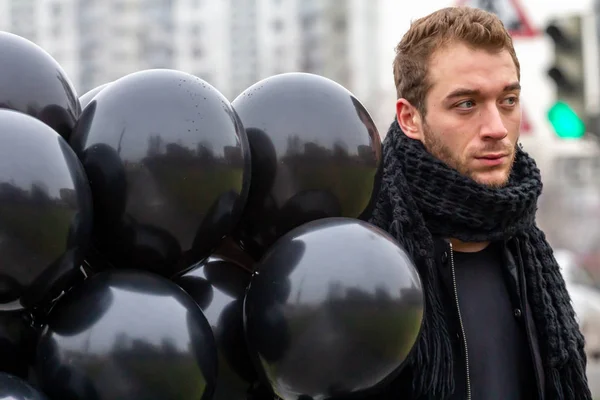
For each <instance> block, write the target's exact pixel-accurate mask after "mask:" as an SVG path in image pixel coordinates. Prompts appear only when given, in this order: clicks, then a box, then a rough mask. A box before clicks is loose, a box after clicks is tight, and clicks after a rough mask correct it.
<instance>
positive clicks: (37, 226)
mask: <svg viewBox="0 0 600 400" xmlns="http://www.w3.org/2000/svg"><path fill="white" fill-rule="evenodd" d="M91 229H92V197H91V191H90V187H89V184H88V181H87V177H86V176H85V173H84V171H83V168H82V166H81V164H80V162H79V160H78V159H77V156H76V155H75V153H74V152H73V151H72V150H71V148H70V147H69V145H68V144H67V142H66V141H65V140H63V138H62V137H61V136H59V135H58V134H57V133H56V132H55V131H54V130H52V129H51V128H50V127H48V126H47V125H45V124H43V123H42V122H40V121H38V120H37V119H35V118H32V117H30V116H28V115H26V114H22V113H19V112H15V111H11V110H0V311H1V310H10V309H20V308H24V307H33V306H40V305H41V303H43V302H47V301H49V300H51V299H52V298H53V297H54V296H56V295H58V294H60V292H61V291H62V290H65V289H68V287H69V286H70V284H71V282H72V279H73V277H74V276H76V275H78V274H79V272H78V271H79V266H80V265H81V261H82V259H83V256H84V252H85V249H86V248H87V246H88V244H89V241H90V235H91Z"/></svg>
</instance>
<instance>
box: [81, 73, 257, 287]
mask: <svg viewBox="0 0 600 400" xmlns="http://www.w3.org/2000/svg"><path fill="white" fill-rule="evenodd" d="M70 143H71V146H72V147H73V149H75V151H76V153H77V154H78V156H79V157H80V159H81V160H82V162H83V165H84V167H85V170H86V173H87V175H88V177H89V179H90V184H91V188H92V192H93V196H94V235H93V236H94V240H93V242H94V246H95V248H96V249H97V250H98V251H99V252H100V253H102V254H103V255H104V256H105V257H106V258H107V260H108V261H109V262H110V263H111V264H112V265H114V266H116V267H123V268H138V269H145V270H149V271H152V272H156V273H159V274H161V275H163V276H174V275H175V274H177V273H178V272H181V271H183V270H186V269H187V268H189V267H191V266H192V265H194V264H195V263H197V262H199V261H202V260H203V259H204V258H206V257H207V256H208V255H210V254H211V252H212V250H213V249H214V248H215V247H216V246H218V244H219V243H220V241H221V239H222V238H223V237H224V236H225V235H226V234H228V233H230V231H231V230H232V229H233V227H234V225H235V224H236V223H237V221H238V220H239V216H240V214H241V211H242V208H243V205H244V203H245V198H246V196H247V192H248V188H249V184H250V182H249V178H250V158H249V157H250V152H249V148H248V143H247V138H246V135H245V132H244V129H243V127H242V125H241V124H240V121H239V118H238V117H237V115H236V114H235V112H234V111H233V109H232V108H231V105H230V103H229V102H228V101H227V100H226V99H225V97H223V95H222V94H221V93H219V92H218V91H217V90H216V89H215V88H213V87H212V86H210V85H209V84H208V83H206V82H204V81H202V80H200V79H199V78H196V77H194V76H192V75H189V74H186V73H184V72H180V71H173V70H147V71H141V72H136V73H133V74H131V75H128V76H125V77H123V78H121V79H119V80H116V81H114V82H112V83H111V84H110V85H109V86H108V87H106V88H104V89H103V90H102V91H101V92H100V93H98V94H97V95H96V96H95V97H94V100H93V101H92V102H91V103H90V104H89V105H88V106H87V107H86V108H85V110H84V112H83V113H82V117H81V119H80V120H79V121H78V123H77V127H76V130H75V133H74V134H73V137H72V139H71V142H70Z"/></svg>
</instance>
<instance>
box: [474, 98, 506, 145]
mask: <svg viewBox="0 0 600 400" xmlns="http://www.w3.org/2000/svg"><path fill="white" fill-rule="evenodd" d="M483 113H484V114H483V115H482V116H481V117H482V120H483V121H482V126H481V137H482V138H483V139H493V140H502V139H504V138H505V137H506V136H507V135H508V130H507V129H506V127H505V126H504V122H503V121H502V115H501V114H500V110H499V109H498V107H497V106H496V105H493V106H489V107H487V108H486V109H485V111H483Z"/></svg>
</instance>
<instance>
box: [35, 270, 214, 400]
mask: <svg viewBox="0 0 600 400" xmlns="http://www.w3.org/2000/svg"><path fill="white" fill-rule="evenodd" d="M35 372H36V376H37V379H38V381H39V384H40V387H41V388H42V389H43V391H44V392H45V393H47V394H48V395H49V396H50V397H52V398H56V399H75V398H76V399H95V400H109V399H111V400H112V399H148V400H154V399H156V400H159V399H160V400H176V399H177V400H179V399H199V400H209V399H211V398H212V397H211V396H212V394H213V392H214V387H215V382H216V375H217V355H216V351H215V341H214V337H213V335H212V332H211V328H210V325H209V324H208V322H207V320H206V318H205V316H204V315H203V313H202V311H201V310H200V308H199V307H198V306H197V304H196V303H195V302H194V300H193V299H192V298H191V297H190V296H189V295H187V294H186V293H185V291H183V290H182V289H181V288H180V287H178V286H177V285H175V284H174V283H172V282H170V281H168V280H166V279H164V278H161V277H160V276H158V275H154V274H150V273H148V272H145V271H127V270H112V271H103V272H100V273H98V274H96V275H94V276H93V277H91V278H89V279H87V280H86V281H85V282H84V283H82V284H81V285H79V286H77V287H76V288H74V289H73V290H72V291H70V292H69V293H67V294H66V295H65V296H64V297H62V298H61V299H60V300H59V301H58V302H57V304H56V306H55V308H54V309H53V310H52V311H51V313H50V315H49V317H48V325H47V328H46V329H45V330H44V332H43V334H42V336H41V338H40V342H39V345H38V348H37V355H36V360H35Z"/></svg>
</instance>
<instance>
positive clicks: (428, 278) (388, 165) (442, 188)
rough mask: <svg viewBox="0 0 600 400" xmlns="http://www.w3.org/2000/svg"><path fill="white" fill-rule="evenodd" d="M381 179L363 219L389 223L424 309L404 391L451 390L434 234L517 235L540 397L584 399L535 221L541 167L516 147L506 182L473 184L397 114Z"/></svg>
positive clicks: (578, 358)
mask: <svg viewBox="0 0 600 400" xmlns="http://www.w3.org/2000/svg"><path fill="white" fill-rule="evenodd" d="M383 157H384V158H383V172H382V178H381V179H382V185H381V188H380V192H379V194H378V198H377V201H376V203H375V207H374V209H373V213H372V216H371V219H370V222H371V223H372V224H374V225H376V226H378V227H379V228H381V229H383V230H385V231H387V232H388V233H390V234H391V235H392V236H393V237H395V238H396V240H397V241H398V242H399V243H400V244H401V245H402V246H403V247H404V248H405V249H406V251H407V252H408V253H409V254H410V255H411V257H412V259H413V261H414V263H415V265H416V267H417V269H418V271H419V274H420V276H421V280H422V283H423V290H424V295H425V305H426V314H425V316H424V320H423V325H422V330H421V335H420V336H419V339H418V340H417V342H416V343H415V347H414V349H413V351H412V353H411V355H410V356H409V358H408V359H407V360H406V363H405V368H410V369H412V370H413V374H412V377H413V378H412V379H413V382H412V386H413V391H414V392H413V393H412V396H408V397H407V394H403V393H399V394H398V399H403V398H406V399H409V398H417V397H421V396H423V397H425V398H432V399H433V398H435V399H444V398H446V397H447V396H449V395H450V394H452V392H453V390H454V376H453V356H455V355H453V354H452V347H451V339H450V336H449V334H448V327H447V326H446V322H445V316H444V307H443V304H442V300H441V297H440V293H441V290H442V282H441V278H440V276H439V274H438V270H437V267H436V265H435V260H434V240H433V238H434V237H443V238H456V239H459V240H462V241H467V242H482V241H501V240H508V239H510V238H512V239H517V243H518V244H519V250H520V253H521V257H522V260H523V264H524V269H525V277H526V285H527V291H528V299H529V303H530V307H531V311H532V314H533V318H534V321H535V324H536V328H537V333H538V341H539V346H540V352H541V356H542V362H543V366H544V373H545V381H546V388H545V389H546V396H547V397H546V398H547V399H551V400H554V399H556V400H559V399H560V400H562V399H565V400H566V399H591V398H592V397H591V394H590V390H589V388H588V384H587V378H586V356H585V353H584V339H583V336H582V334H581V332H580V330H579V327H578V324H577V322H576V320H575V314H574V311H573V307H572V305H571V300H570V296H569V294H568V292H567V289H566V287H565V282H564V279H563V277H562V275H561V273H560V269H559V266H558V265H557V263H556V260H555V258H554V255H553V251H552V249H551V247H550V245H549V244H548V242H547V241H546V238H545V235H544V233H543V232H542V231H541V230H540V229H539V228H538V227H537V225H536V220H535V214H536V210H537V200H538V197H539V196H540V194H541V192H542V181H541V176H540V171H539V169H538V168H537V166H536V164H535V162H534V160H533V159H532V158H531V157H530V156H529V155H528V154H527V153H526V152H525V151H524V150H523V149H522V148H521V147H520V146H519V147H518V148H517V150H516V155H515V162H514V165H513V169H512V172H511V175H510V178H509V181H508V183H507V184H506V185H505V186H503V187H499V188H493V187H488V186H485V185H481V184H478V183H477V182H475V181H474V180H472V179H471V178H469V177H467V176H464V175H462V174H461V173H459V172H458V171H457V170H455V169H453V168H451V167H449V166H447V165H446V164H445V163H443V162H441V161H440V160H438V159H437V158H435V157H434V156H432V155H431V154H430V153H429V152H428V151H427V150H426V149H425V147H424V146H423V144H422V143H421V142H420V141H418V140H414V139H411V138H409V137H407V136H406V135H405V134H404V133H403V132H402V130H401V129H400V126H399V125H398V123H397V121H395V122H394V123H393V124H392V125H391V127H390V129H389V131H388V134H387V136H386V138H385V140H384V142H383Z"/></svg>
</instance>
